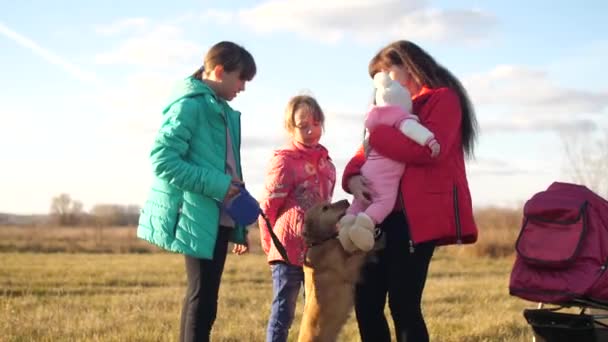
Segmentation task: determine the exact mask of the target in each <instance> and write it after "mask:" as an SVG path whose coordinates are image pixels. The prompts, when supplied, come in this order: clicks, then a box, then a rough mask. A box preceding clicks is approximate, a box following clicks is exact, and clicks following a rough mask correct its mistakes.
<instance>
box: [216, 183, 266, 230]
mask: <svg viewBox="0 0 608 342" xmlns="http://www.w3.org/2000/svg"><path fill="white" fill-rule="evenodd" d="M240 189H241V191H240V192H239V193H238V194H237V195H236V196H234V197H233V198H232V199H231V200H230V201H228V203H226V204H225V205H224V209H225V210H226V213H227V214H228V215H229V216H230V217H231V218H232V220H233V221H234V222H235V223H236V224H239V225H243V226H248V225H250V224H253V223H254V222H255V221H256V220H257V219H258V216H259V215H260V213H261V212H262V210H261V209H260V204H259V203H258V201H257V200H256V199H255V198H253V196H251V194H250V193H249V191H247V190H246V189H245V187H244V186H240Z"/></svg>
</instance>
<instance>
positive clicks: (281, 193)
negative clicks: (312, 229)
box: [258, 143, 336, 266]
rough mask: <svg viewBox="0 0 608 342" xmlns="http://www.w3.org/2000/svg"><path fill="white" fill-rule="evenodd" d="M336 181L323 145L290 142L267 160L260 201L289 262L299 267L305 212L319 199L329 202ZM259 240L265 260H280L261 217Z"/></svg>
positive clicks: (302, 250)
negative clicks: (311, 146) (311, 145)
mask: <svg viewBox="0 0 608 342" xmlns="http://www.w3.org/2000/svg"><path fill="white" fill-rule="evenodd" d="M335 184H336V168H335V166H334V164H333V163H332V162H331V159H330V158H329V155H328V152H327V150H326V149H325V147H323V146H321V145H317V146H316V147H314V148H310V147H305V146H302V145H299V144H297V143H291V144H289V145H288V146H286V147H285V148H283V149H280V150H277V151H275V153H274V156H273V157H272V159H271V160H270V164H269V166H268V172H267V173H266V181H265V187H264V194H263V196H262V198H261V201H260V206H261V208H262V211H264V213H265V214H266V216H267V217H268V220H269V221H270V224H271V225H272V229H274V232H275V234H276V235H277V236H278V238H279V240H280V241H281V243H282V244H283V245H284V246H285V250H286V251H287V256H288V257H289V261H290V263H291V264H293V265H296V266H302V263H303V262H304V255H305V253H306V245H305V243H304V238H303V237H302V228H303V225H304V213H305V212H306V210H308V209H309V208H310V207H312V206H313V205H315V204H317V203H319V202H321V201H329V200H331V197H332V195H333V191H334V186H335ZM258 224H259V226H260V239H261V242H262V249H263V250H264V253H266V254H267V255H268V261H269V262H271V261H276V260H282V258H281V255H280V254H279V252H278V251H277V249H276V247H275V246H274V244H273V243H272V240H271V239H270V234H269V233H268V230H267V229H266V222H265V221H264V220H263V219H262V218H261V217H260V219H259V220H258Z"/></svg>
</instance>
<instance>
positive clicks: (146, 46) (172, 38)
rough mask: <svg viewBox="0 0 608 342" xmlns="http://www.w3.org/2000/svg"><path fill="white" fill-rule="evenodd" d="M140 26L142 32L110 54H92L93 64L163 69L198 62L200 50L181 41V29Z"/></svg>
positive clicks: (162, 25)
mask: <svg viewBox="0 0 608 342" xmlns="http://www.w3.org/2000/svg"><path fill="white" fill-rule="evenodd" d="M140 24H141V25H144V26H145V30H139V31H137V32H136V33H134V34H133V35H131V36H130V37H128V38H126V39H124V40H123V41H122V42H121V43H120V44H119V45H118V46H117V47H116V48H114V49H113V50H112V51H108V52H103V53H100V54H98V55H96V56H95V62H97V63H98V64H128V65H137V66H141V67H165V68H166V67H174V66H176V65H177V64H179V63H182V62H186V61H191V60H192V59H195V58H197V57H199V58H200V59H201V60H202V57H201V53H202V52H201V51H203V47H202V46H200V45H199V44H197V43H195V42H193V41H191V40H188V39H186V38H184V35H183V32H182V29H181V28H179V27H177V26H173V25H167V24H158V25H154V26H153V25H150V24H147V23H145V22H144V23H140ZM116 26H120V23H119V24H116ZM123 26H124V25H123Z"/></svg>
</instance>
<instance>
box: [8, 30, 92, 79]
mask: <svg viewBox="0 0 608 342" xmlns="http://www.w3.org/2000/svg"><path fill="white" fill-rule="evenodd" d="M0 34H1V35H3V36H5V37H7V38H8V39H10V40H12V41H14V42H15V43H17V44H19V45H21V46H23V47H25V48H27V49H29V50H31V51H32V52H33V53H35V54H37V55H39V56H40V57H42V58H44V59H46V60H47V61H48V62H49V63H51V64H55V65H57V66H59V67H61V68H62V69H64V70H65V71H67V72H68V73H69V74H70V75H72V76H74V77H76V78H77V79H79V80H81V81H85V82H96V81H97V76H96V75H95V73H92V72H88V71H85V70H82V69H81V68H79V67H78V66H76V65H74V64H73V63H70V62H68V61H67V60H65V59H64V58H62V57H60V56H58V55H57V54H55V53H53V52H52V51H50V50H48V49H45V48H43V47H42V46H40V45H38V43H36V42H35V41H33V40H31V39H29V38H28V37H25V36H23V35H21V34H19V33H17V32H15V31H13V30H11V29H10V28H9V27H8V26H6V25H4V24H3V23H1V22H0Z"/></svg>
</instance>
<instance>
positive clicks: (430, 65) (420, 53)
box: [369, 40, 479, 158]
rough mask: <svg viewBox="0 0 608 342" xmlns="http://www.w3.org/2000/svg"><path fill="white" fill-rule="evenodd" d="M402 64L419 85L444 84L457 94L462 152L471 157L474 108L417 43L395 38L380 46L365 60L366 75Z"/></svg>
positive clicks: (458, 85)
mask: <svg viewBox="0 0 608 342" xmlns="http://www.w3.org/2000/svg"><path fill="white" fill-rule="evenodd" d="M393 65H396V66H405V68H406V70H407V71H408V72H409V74H410V76H411V77H412V78H413V79H414V81H416V83H418V84H419V85H421V86H427V87H430V88H440V87H448V88H451V89H452V90H454V91H455V92H456V93H457V94H458V98H459V99H460V109H461V111H462V123H461V135H462V147H463V149H464V152H465V155H466V156H467V157H469V158H471V157H473V155H474V149H475V143H476V141H477V134H478V130H479V127H478V124H477V119H476V117H475V110H474V108H473V104H472V103H471V100H469V96H468V94H467V91H466V90H465V89H464V87H463V86H462V83H460V81H459V80H458V78H456V76H454V75H453V74H452V73H451V72H450V71H449V70H447V69H446V68H444V67H443V66H442V65H440V64H439V63H437V62H435V59H433V57H431V55H429V54H428V53H427V52H426V51H424V50H423V49H422V48H420V47H419V46H418V45H416V44H414V43H412V42H410V41H407V40H399V41H396V42H393V43H391V44H389V45H387V46H386V47H384V48H383V49H382V50H380V52H378V53H377V54H376V55H375V56H374V57H373V58H372V60H371V61H370V63H369V74H370V77H372V78H373V77H374V75H375V74H376V73H377V72H379V71H381V70H384V69H388V68H390V67H391V66H393Z"/></svg>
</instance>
